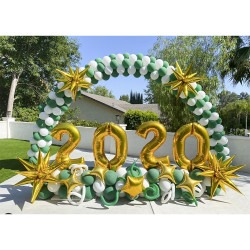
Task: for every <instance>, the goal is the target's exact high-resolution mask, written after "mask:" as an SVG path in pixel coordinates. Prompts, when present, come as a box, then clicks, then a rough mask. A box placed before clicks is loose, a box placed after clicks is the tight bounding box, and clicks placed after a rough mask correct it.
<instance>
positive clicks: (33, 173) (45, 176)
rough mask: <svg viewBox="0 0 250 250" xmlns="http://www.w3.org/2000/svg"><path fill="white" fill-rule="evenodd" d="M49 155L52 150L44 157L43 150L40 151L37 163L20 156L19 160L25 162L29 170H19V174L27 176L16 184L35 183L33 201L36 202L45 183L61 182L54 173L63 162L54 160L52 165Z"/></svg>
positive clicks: (24, 164)
mask: <svg viewBox="0 0 250 250" xmlns="http://www.w3.org/2000/svg"><path fill="white" fill-rule="evenodd" d="M49 157H50V152H48V153H47V155H46V156H45V157H44V158H43V157H42V154H41V151H39V154H38V159H37V164H36V165H35V164H33V163H30V162H28V161H25V160H22V159H20V158H18V159H19V161H20V162H21V163H22V164H23V166H24V167H25V168H26V169H27V171H17V174H21V175H23V176H25V177H26V178H24V179H23V180H21V181H20V182H18V183H17V184H15V186H20V185H25V184H33V190H32V196H31V203H34V201H35V200H36V198H37V196H38V194H39V192H40V190H41V188H42V187H43V185H44V183H47V182H49V183H57V182H59V180H58V179H56V178H55V177H53V176H52V173H53V172H54V171H55V170H57V169H59V168H60V166H61V163H59V164H56V163H54V162H53V163H52V164H51V165H50V164H49Z"/></svg>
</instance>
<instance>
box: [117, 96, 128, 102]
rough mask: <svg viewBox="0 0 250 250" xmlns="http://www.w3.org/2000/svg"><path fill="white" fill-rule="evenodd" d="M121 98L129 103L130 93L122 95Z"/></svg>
mask: <svg viewBox="0 0 250 250" xmlns="http://www.w3.org/2000/svg"><path fill="white" fill-rule="evenodd" d="M119 100H121V101H125V102H128V103H129V96H128V95H121V96H120V98H119Z"/></svg>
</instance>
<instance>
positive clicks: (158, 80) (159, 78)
mask: <svg viewBox="0 0 250 250" xmlns="http://www.w3.org/2000/svg"><path fill="white" fill-rule="evenodd" d="M161 79H162V77H161V76H160V77H158V78H157V79H156V80H155V81H156V82H157V83H159V84H162V82H161Z"/></svg>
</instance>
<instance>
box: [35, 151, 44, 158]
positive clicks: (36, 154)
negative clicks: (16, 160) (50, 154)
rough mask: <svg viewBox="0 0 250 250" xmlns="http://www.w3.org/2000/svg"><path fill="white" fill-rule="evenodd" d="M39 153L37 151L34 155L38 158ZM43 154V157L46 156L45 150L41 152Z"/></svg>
mask: <svg viewBox="0 0 250 250" xmlns="http://www.w3.org/2000/svg"><path fill="white" fill-rule="evenodd" d="M38 155H39V152H36V153H35V155H34V156H35V157H36V158H37V159H38ZM41 155H42V158H44V155H45V154H44V153H43V152H41Z"/></svg>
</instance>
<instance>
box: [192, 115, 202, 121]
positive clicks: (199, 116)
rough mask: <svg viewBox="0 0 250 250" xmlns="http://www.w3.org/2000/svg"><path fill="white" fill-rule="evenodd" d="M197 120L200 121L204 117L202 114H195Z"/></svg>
mask: <svg viewBox="0 0 250 250" xmlns="http://www.w3.org/2000/svg"><path fill="white" fill-rule="evenodd" d="M194 117H195V119H196V121H199V120H200V119H201V118H202V115H194Z"/></svg>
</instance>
